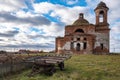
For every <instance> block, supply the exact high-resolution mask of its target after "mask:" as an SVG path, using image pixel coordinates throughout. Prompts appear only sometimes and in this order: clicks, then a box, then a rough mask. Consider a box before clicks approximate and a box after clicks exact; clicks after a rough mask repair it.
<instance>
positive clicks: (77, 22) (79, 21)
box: [73, 13, 89, 25]
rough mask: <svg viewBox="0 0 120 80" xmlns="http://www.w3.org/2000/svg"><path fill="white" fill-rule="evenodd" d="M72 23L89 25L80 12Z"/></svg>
mask: <svg viewBox="0 0 120 80" xmlns="http://www.w3.org/2000/svg"><path fill="white" fill-rule="evenodd" d="M73 25H89V22H88V21H87V20H86V19H84V16H83V13H80V15H79V19H77V20H76V21H75V22H74V23H73Z"/></svg>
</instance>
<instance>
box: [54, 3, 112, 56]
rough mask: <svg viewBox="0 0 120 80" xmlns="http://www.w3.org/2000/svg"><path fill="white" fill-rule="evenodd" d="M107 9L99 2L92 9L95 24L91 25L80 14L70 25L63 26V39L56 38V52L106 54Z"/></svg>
mask: <svg viewBox="0 0 120 80" xmlns="http://www.w3.org/2000/svg"><path fill="white" fill-rule="evenodd" d="M108 10H109V8H108V7H107V6H106V4H105V3H104V2H100V3H99V4H98V5H97V7H96V8H95V9H94V11H95V15H96V23H95V24H91V23H89V22H88V21H87V20H86V19H85V18H84V14H83V13H80V14H79V18H78V19H77V20H76V21H75V22H73V24H72V25H67V26H65V35H64V37H57V38H56V52H57V53H66V52H72V53H76V54H108V53H109V35H110V28H109V24H108V22H107V13H108Z"/></svg>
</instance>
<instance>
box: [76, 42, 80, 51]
mask: <svg viewBox="0 0 120 80" xmlns="http://www.w3.org/2000/svg"><path fill="white" fill-rule="evenodd" d="M76 50H77V51H80V43H77V46H76Z"/></svg>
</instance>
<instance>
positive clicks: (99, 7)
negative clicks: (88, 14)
mask: <svg viewBox="0 0 120 80" xmlns="http://www.w3.org/2000/svg"><path fill="white" fill-rule="evenodd" d="M101 8H107V9H109V8H108V7H107V6H106V4H105V3H104V2H102V1H101V2H100V3H99V4H98V5H97V7H96V8H95V10H96V9H101Z"/></svg>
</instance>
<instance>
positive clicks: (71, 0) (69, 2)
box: [66, 0, 78, 5]
mask: <svg viewBox="0 0 120 80" xmlns="http://www.w3.org/2000/svg"><path fill="white" fill-rule="evenodd" d="M77 2H78V0H66V3H67V4H69V5H72V4H76V3H77Z"/></svg>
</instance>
